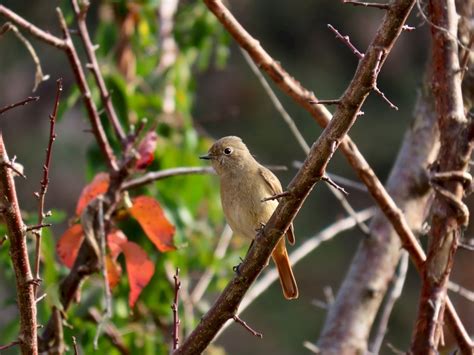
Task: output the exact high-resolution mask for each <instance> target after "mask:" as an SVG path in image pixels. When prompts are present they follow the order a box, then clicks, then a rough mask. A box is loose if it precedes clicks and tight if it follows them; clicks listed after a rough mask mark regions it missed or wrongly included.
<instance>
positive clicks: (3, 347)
mask: <svg viewBox="0 0 474 355" xmlns="http://www.w3.org/2000/svg"><path fill="white" fill-rule="evenodd" d="M18 344H20V341H19V340H15V341H12V342H11V343H8V344H5V345H0V351H1V350H7V349H10V348H12V347H14V346H15V345H18Z"/></svg>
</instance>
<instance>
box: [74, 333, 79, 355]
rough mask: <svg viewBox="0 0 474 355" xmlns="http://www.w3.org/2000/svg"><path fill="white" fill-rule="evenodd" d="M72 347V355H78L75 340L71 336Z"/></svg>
mask: <svg viewBox="0 0 474 355" xmlns="http://www.w3.org/2000/svg"><path fill="white" fill-rule="evenodd" d="M72 347H73V349H74V355H79V349H78V348H77V340H76V337H75V336H74V335H73V336H72Z"/></svg>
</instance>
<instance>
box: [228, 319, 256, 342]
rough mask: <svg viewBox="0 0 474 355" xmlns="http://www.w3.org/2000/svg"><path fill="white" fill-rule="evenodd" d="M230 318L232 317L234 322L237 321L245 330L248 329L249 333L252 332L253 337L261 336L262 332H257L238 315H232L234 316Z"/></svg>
mask: <svg viewBox="0 0 474 355" xmlns="http://www.w3.org/2000/svg"><path fill="white" fill-rule="evenodd" d="M232 319H233V320H234V321H235V322H236V323H238V324H240V325H241V326H242V327H244V328H245V330H248V331H249V333H250V334H252V335H253V336H254V337H257V338H260V339H262V338H263V334H262V333H259V332H257V331H255V330H253V329H252V328H251V327H250V326H249V325H248V324H247V322H245V321H243V320H242V319H241V318H240V317H239V316H238V315H234V316H233V317H232Z"/></svg>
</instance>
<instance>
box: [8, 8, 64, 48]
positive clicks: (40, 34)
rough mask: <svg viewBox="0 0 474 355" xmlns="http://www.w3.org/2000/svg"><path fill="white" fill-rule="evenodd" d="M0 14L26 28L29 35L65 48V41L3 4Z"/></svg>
mask: <svg viewBox="0 0 474 355" xmlns="http://www.w3.org/2000/svg"><path fill="white" fill-rule="evenodd" d="M0 15H2V16H4V17H6V18H8V19H9V20H10V21H11V22H13V23H15V24H16V25H17V26H19V27H22V28H24V29H26V30H27V31H28V32H29V33H30V34H31V35H33V36H35V37H36V38H38V39H40V40H42V41H43V42H46V43H48V44H49V45H51V46H53V47H56V48H59V49H66V41H64V40H62V39H61V38H58V37H56V36H54V35H52V34H50V33H48V32H46V31H43V30H42V29H40V28H38V27H36V26H35V25H33V24H32V23H30V22H28V21H26V20H25V19H24V18H22V17H21V16H18V15H17V14H16V13H14V12H13V11H11V10H10V9H8V8H6V7H5V6H4V5H0Z"/></svg>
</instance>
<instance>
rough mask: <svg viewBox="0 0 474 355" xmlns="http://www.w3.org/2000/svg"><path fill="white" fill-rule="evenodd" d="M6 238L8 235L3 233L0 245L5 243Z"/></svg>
mask: <svg viewBox="0 0 474 355" xmlns="http://www.w3.org/2000/svg"><path fill="white" fill-rule="evenodd" d="M7 240H8V237H7V236H6V235H4V236H3V237H2V239H0V247H1V246H2V245H3V243H5V242H6V241H7Z"/></svg>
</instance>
